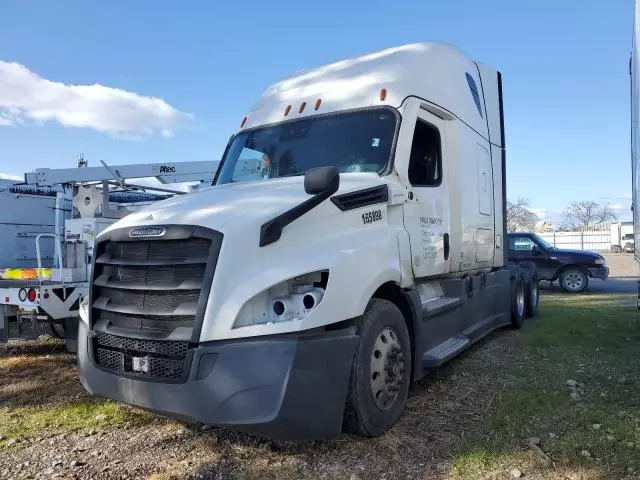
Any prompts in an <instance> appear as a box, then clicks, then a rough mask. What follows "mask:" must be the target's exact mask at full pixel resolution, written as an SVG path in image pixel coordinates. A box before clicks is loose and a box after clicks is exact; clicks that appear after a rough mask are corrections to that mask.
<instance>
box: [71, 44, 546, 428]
mask: <svg viewBox="0 0 640 480" xmlns="http://www.w3.org/2000/svg"><path fill="white" fill-rule="evenodd" d="M504 199H505V157H504V128H503V116H502V94H501V80H500V75H499V73H498V72H496V71H495V70H493V69H491V68H490V67H488V66H486V65H483V64H478V63H475V62H473V61H471V60H469V59H468V58H467V57H466V56H465V55H464V54H463V53H461V52H460V51H458V50H457V49H455V48H453V47H451V46H449V45H444V44H440V43H420V44H412V45H405V46H402V47H397V48H392V49H388V50H383V51H381V52H377V53H374V54H370V55H365V56H362V57H359V58H356V59H350V60H344V61H342V62H338V63H335V64H332V65H328V66H325V67H321V68H318V69H314V70H310V71H307V72H302V73H300V74H298V75H296V76H294V77H292V78H289V79H286V80H283V81H282V82H279V83H277V84H275V85H273V86H272V87H270V88H269V89H268V90H267V91H266V92H265V93H264V95H263V96H262V97H261V98H260V99H259V101H258V102H257V104H256V105H255V106H254V107H253V108H252V110H251V111H250V112H249V113H248V114H247V115H246V116H245V117H244V118H243V120H242V122H241V125H240V129H239V131H238V132H237V133H236V134H235V135H234V136H233V137H232V139H231V140H230V142H229V144H228V146H227V148H226V151H225V154H224V156H223V160H222V162H221V165H220V168H219V169H218V172H217V174H216V178H215V180H214V185H213V186H212V187H210V188H208V189H204V190H202V191H200V192H199V193H197V194H190V195H185V196H183V197H180V198H172V199H170V200H166V201H163V202H159V203H157V204H154V205H153V206H151V207H149V208H147V209H145V210H143V211H140V212H136V213H133V214H131V215H129V216H127V217H126V218H124V219H123V220H121V221H119V222H118V223H116V224H115V225H113V226H112V227H111V228H109V229H108V230H107V231H105V232H103V233H102V234H101V235H100V237H99V238H98V239H97V243H96V255H95V266H94V268H93V280H92V285H91V290H90V298H88V299H87V301H85V302H84V303H83V304H82V307H81V318H82V322H80V323H81V324H80V329H79V344H78V352H79V357H78V359H79V360H78V361H79V369H80V378H81V381H82V383H83V385H84V386H85V388H86V389H87V390H88V391H89V392H91V393H93V394H97V395H102V396H106V397H109V398H113V399H117V400H120V401H124V402H126V403H130V404H133V405H137V406H140V407H142V408H145V409H148V410H152V411H156V412H159V413H161V414H164V415H168V416H171V417H175V418H179V419H184V420H186V421H196V422H202V423H205V424H211V425H221V426H230V427H233V428H236V429H238V430H243V431H247V432H250V433H255V434H259V435H265V436H268V437H272V438H277V439H287V440H307V439H324V438H331V437H335V436H336V435H338V434H339V433H340V431H341V429H344V430H347V431H351V432H355V433H358V434H361V435H366V436H377V435H381V434H383V433H384V432H385V431H387V430H388V429H389V428H390V427H391V426H393V425H394V424H395V423H396V422H397V421H398V419H399V418H400V416H401V414H402V411H403V410H404V406H405V403H406V400H407V394H408V389H409V384H410V382H411V381H415V380H418V379H420V378H422V377H423V376H424V375H425V374H426V373H427V372H428V371H429V369H431V368H433V367H437V366H439V365H441V364H442V363H444V362H445V361H447V360H449V359H450V358H452V357H453V356H455V355H456V354H458V353H460V352H461V351H463V350H464V349H466V348H467V347H468V346H469V345H471V344H472V343H473V342H475V341H476V340H478V339H480V338H481V337H483V336H484V335H486V334H487V333H489V332H490V331H492V330H494V329H495V328H498V327H501V326H505V325H514V326H516V327H519V326H521V325H522V321H523V318H524V317H525V315H535V313H536V310H537V303H538V295H537V277H536V273H535V268H534V267H532V266H531V265H521V266H515V265H509V264H507V262H506V251H505V250H506V248H505V241H506V231H505V224H504V218H505V216H504Z"/></svg>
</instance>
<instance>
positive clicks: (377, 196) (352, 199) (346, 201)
mask: <svg viewBox="0 0 640 480" xmlns="http://www.w3.org/2000/svg"><path fill="white" fill-rule="evenodd" d="M388 200H389V188H388V187H387V186H386V185H380V186H379V187H371V188H365V189H363V190H358V191H355V192H351V193H344V194H342V195H337V196H335V197H331V201H332V202H333V204H334V205H335V206H336V207H338V208H339V209H340V210H342V211H343V212H344V211H347V210H353V209H355V208H361V207H366V206H368V205H375V204H378V203H387V201H388Z"/></svg>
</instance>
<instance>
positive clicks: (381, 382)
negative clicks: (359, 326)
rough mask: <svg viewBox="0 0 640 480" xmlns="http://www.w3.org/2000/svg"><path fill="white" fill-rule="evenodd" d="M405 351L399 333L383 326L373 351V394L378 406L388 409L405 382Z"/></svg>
mask: <svg viewBox="0 0 640 480" xmlns="http://www.w3.org/2000/svg"><path fill="white" fill-rule="evenodd" d="M404 373H405V369H404V352H403V351H402V346H401V345H400V342H399V340H398V334H397V333H396V331H395V330H393V329H392V328H390V327H385V328H383V329H382V330H381V331H380V333H379V334H378V337H377V338H376V342H375V344H374V345H373V349H372V351H371V394H372V395H373V399H374V401H375V403H376V405H377V407H378V408H380V409H381V410H388V409H389V408H391V406H392V405H393V404H394V402H395V401H396V399H397V398H398V395H399V394H400V387H401V386H402V384H403V383H404Z"/></svg>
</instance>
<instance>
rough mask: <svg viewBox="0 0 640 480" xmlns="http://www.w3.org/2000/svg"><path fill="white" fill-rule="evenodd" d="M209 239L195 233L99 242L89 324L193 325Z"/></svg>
mask: <svg viewBox="0 0 640 480" xmlns="http://www.w3.org/2000/svg"><path fill="white" fill-rule="evenodd" d="M211 243H212V242H211V239H209V238H199V237H192V238H187V239H180V240H144V239H141V240H137V239H136V240H134V241H105V242H102V243H99V244H98V249H97V255H96V264H95V269H94V280H93V286H92V302H93V308H92V324H93V325H95V324H96V323H97V322H100V321H106V322H108V324H112V325H114V326H117V327H120V328H131V329H135V330H136V331H137V333H139V332H140V331H142V332H144V331H146V330H149V331H150V333H151V332H165V333H171V332H173V331H174V330H175V329H176V328H179V327H187V328H193V327H194V323H195V315H196V309H197V304H198V302H199V300H200V293H201V289H202V282H203V279H204V275H205V270H206V267H207V261H208V259H209V252H210V250H211ZM103 324H104V322H103Z"/></svg>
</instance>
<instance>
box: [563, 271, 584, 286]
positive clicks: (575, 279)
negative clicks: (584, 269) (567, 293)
mask: <svg viewBox="0 0 640 480" xmlns="http://www.w3.org/2000/svg"><path fill="white" fill-rule="evenodd" d="M564 285H565V286H566V287H567V288H568V289H569V290H580V289H581V288H582V286H583V285H584V280H583V278H582V274H581V273H578V272H569V273H567V274H566V275H565V277H564Z"/></svg>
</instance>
